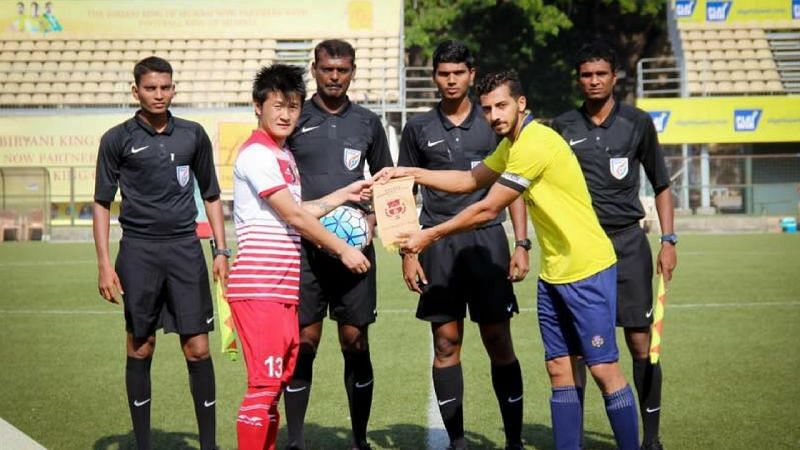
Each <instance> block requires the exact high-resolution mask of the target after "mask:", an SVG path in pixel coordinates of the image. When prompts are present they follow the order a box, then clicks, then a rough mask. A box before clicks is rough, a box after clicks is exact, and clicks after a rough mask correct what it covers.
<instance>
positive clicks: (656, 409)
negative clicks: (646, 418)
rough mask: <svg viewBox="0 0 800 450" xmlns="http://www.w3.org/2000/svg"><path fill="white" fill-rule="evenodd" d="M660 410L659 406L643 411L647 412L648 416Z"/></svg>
mask: <svg viewBox="0 0 800 450" xmlns="http://www.w3.org/2000/svg"><path fill="white" fill-rule="evenodd" d="M660 409H661V407H660V406H659V407H658V408H653V409H650V408H645V409H644V410H645V411H647V412H648V413H649V414H652V413H654V412H656V411H658V410H660Z"/></svg>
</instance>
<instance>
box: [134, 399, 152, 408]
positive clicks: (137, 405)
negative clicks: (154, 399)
mask: <svg viewBox="0 0 800 450" xmlns="http://www.w3.org/2000/svg"><path fill="white" fill-rule="evenodd" d="M148 403H150V399H149V398H148V399H147V400H142V401H141V402H140V401H139V400H134V401H133V406H135V407H137V408H138V407H140V406H144V405H146V404H148Z"/></svg>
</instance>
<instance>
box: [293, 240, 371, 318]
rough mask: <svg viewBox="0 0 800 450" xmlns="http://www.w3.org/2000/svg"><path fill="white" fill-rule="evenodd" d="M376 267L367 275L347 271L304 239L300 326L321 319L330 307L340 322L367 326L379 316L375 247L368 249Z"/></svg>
mask: <svg viewBox="0 0 800 450" xmlns="http://www.w3.org/2000/svg"><path fill="white" fill-rule="evenodd" d="M364 256H366V257H367V259H368V260H369V263H370V265H371V266H372V267H371V268H370V269H369V271H367V273H365V274H355V273H352V272H350V271H349V270H347V268H346V267H345V266H344V264H342V263H341V261H339V260H338V259H336V258H334V257H332V256H330V255H329V254H328V253H325V251H323V250H320V249H318V248H317V247H316V246H315V245H314V244H313V243H311V242H309V241H307V240H305V239H303V245H302V246H301V248H300V259H301V262H300V308H299V317H300V326H301V327H304V326H306V325H310V324H312V323H316V322H320V321H322V319H324V318H325V316H326V315H327V314H328V310H329V309H330V315H331V319H333V320H335V321H337V322H339V323H340V324H347V325H354V326H359V327H360V326H364V325H369V324H371V323H373V322H375V318H376V317H377V314H378V312H377V309H376V307H377V304H376V297H377V287H376V283H377V280H376V277H375V273H376V270H377V268H376V266H375V247H373V245H372V244H370V245H369V247H367V248H365V249H364Z"/></svg>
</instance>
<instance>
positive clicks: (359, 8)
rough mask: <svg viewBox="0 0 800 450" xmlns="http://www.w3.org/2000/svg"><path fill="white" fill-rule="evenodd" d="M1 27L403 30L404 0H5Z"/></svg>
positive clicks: (107, 31)
mask: <svg viewBox="0 0 800 450" xmlns="http://www.w3.org/2000/svg"><path fill="white" fill-rule="evenodd" d="M4 4H5V5H7V6H6V7H5V8H3V9H2V10H0V26H2V30H3V32H4V33H11V34H34V35H35V34H40V33H54V32H62V31H63V32H69V33H71V34H72V35H74V34H97V35H107V36H110V37H113V36H136V37H148V36H149V37H153V38H158V37H162V36H164V35H167V34H169V35H170V36H187V37H190V38H204V37H212V38H213V37H225V38H228V39H230V38H239V37H241V38H246V37H253V38H263V37H264V36H265V34H269V36H285V37H287V38H293V37H294V38H315V37H330V36H351V35H353V34H354V33H357V34H364V35H366V36H369V35H381V36H384V35H394V34H396V35H398V36H399V35H400V30H401V29H402V20H403V9H402V8H403V3H402V2H401V1H400V0H380V1H377V0H326V1H325V2H319V1H314V0H295V1H292V2H283V1H278V0H230V1H224V2H222V1H219V0H173V1H170V2H162V1H159V0H129V1H124V2H112V1H107V0H82V1H66V0H60V1H59V0H56V1H47V2H42V1H38V2H37V1H33V2H31V1H21V2H4Z"/></svg>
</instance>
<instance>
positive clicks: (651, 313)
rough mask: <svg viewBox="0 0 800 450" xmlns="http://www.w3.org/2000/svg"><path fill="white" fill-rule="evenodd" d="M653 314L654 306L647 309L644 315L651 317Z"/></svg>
mask: <svg viewBox="0 0 800 450" xmlns="http://www.w3.org/2000/svg"><path fill="white" fill-rule="evenodd" d="M652 315H653V308H650V311H647V312H646V313H645V315H644V316H645V317H647V318H648V319H649V318H650V316H652Z"/></svg>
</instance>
